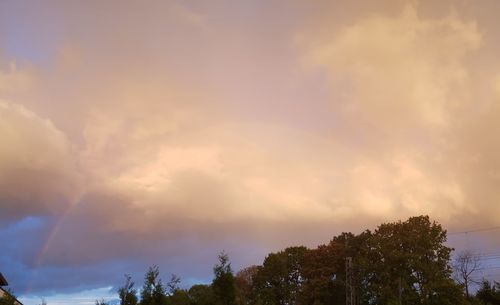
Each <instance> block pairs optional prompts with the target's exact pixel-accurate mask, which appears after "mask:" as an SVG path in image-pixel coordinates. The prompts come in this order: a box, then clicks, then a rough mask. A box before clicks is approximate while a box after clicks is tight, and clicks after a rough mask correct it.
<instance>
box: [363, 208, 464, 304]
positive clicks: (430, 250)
mask: <svg viewBox="0 0 500 305" xmlns="http://www.w3.org/2000/svg"><path fill="white" fill-rule="evenodd" d="M445 241H446V231H445V230H443V228H442V227H441V225H439V224H437V223H435V222H431V221H430V219H429V217H428V216H419V217H412V218H409V219H408V220H407V221H405V222H401V221H400V222H395V223H387V224H382V225H380V226H379V227H378V228H377V229H376V230H375V232H374V233H373V234H372V237H371V238H369V239H368V245H367V246H368V248H367V249H368V252H367V253H366V258H365V260H364V262H365V263H364V266H362V267H363V275H362V276H363V278H364V281H365V283H366V285H365V287H363V290H364V291H365V292H366V294H367V295H366V299H367V300H368V301H369V302H370V303H371V304H391V303H395V304H397V303H404V304H425V305H430V304H450V303H453V302H457V301H458V299H456V298H457V295H458V297H460V290H459V287H458V286H457V285H456V284H455V283H454V282H453V281H452V280H451V273H452V271H451V268H450V266H449V261H450V252H451V250H452V249H451V248H448V247H446V246H445V245H444V242H445Z"/></svg>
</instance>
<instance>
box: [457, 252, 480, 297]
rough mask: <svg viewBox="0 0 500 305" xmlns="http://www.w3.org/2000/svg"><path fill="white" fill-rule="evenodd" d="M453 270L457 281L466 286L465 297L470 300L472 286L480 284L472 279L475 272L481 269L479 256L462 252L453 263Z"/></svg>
mask: <svg viewBox="0 0 500 305" xmlns="http://www.w3.org/2000/svg"><path fill="white" fill-rule="evenodd" d="M453 268H454V269H455V277H456V280H457V281H458V282H459V283H460V284H461V285H463V286H464V289H465V296H466V297H467V299H469V298H470V292H469V290H470V286H471V284H479V282H478V281H475V280H474V279H473V277H472V275H473V274H474V272H476V271H478V270H479V269H481V261H480V258H479V255H477V254H474V253H472V252H471V251H469V250H465V251H462V252H460V253H458V254H457V256H456V258H455V261H454V263H453Z"/></svg>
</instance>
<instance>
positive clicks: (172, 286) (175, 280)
mask: <svg viewBox="0 0 500 305" xmlns="http://www.w3.org/2000/svg"><path fill="white" fill-rule="evenodd" d="M180 283H181V278H180V277H178V276H177V275H175V274H172V275H171V276H170V281H168V283H167V291H168V294H169V295H173V294H174V293H175V292H176V291H177V290H179V284H180Z"/></svg>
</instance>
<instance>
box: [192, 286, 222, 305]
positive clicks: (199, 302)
mask: <svg viewBox="0 0 500 305" xmlns="http://www.w3.org/2000/svg"><path fill="white" fill-rule="evenodd" d="M188 295H189V299H190V301H191V304H192V305H212V304H214V303H215V296H214V292H213V290H212V287H211V286H209V285H193V286H191V288H190V289H189V291H188Z"/></svg>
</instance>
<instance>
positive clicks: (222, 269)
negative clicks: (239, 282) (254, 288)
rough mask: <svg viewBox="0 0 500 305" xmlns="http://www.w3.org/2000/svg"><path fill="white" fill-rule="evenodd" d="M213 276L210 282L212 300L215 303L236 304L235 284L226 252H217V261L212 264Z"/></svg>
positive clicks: (223, 304) (220, 304) (218, 304)
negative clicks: (212, 294)
mask: <svg viewBox="0 0 500 305" xmlns="http://www.w3.org/2000/svg"><path fill="white" fill-rule="evenodd" d="M214 275H215V278H214V280H213V282H212V289H213V292H214V300H215V304H217V305H235V304H236V286H235V283H234V276H233V271H232V269H231V264H230V263H229V257H228V256H227V254H226V253H224V252H221V253H220V254H219V263H218V264H217V265H215V266H214Z"/></svg>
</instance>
